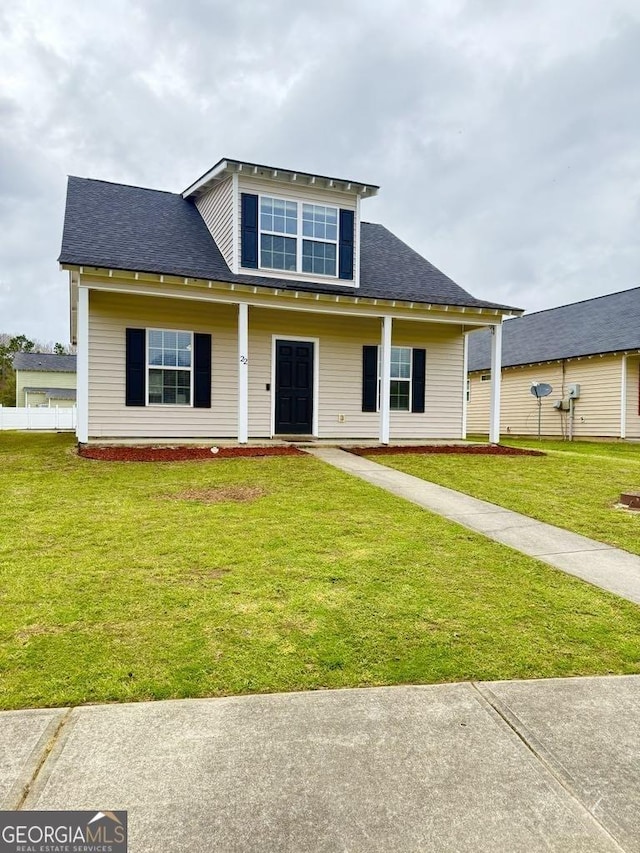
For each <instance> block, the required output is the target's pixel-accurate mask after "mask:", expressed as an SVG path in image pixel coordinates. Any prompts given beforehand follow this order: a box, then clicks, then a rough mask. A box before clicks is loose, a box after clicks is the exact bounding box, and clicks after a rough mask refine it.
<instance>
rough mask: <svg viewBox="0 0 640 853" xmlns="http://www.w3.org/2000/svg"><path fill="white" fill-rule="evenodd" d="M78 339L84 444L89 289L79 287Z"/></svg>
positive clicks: (78, 431)
mask: <svg viewBox="0 0 640 853" xmlns="http://www.w3.org/2000/svg"><path fill="white" fill-rule="evenodd" d="M77 322H78V329H77V333H76V337H77V341H78V356H77V368H76V370H77V377H76V381H77V384H78V388H77V392H76V394H77V406H78V413H77V414H78V419H77V422H76V438H77V439H78V441H79V442H80V443H82V444H84V443H86V442H87V441H88V440H89V289H88V288H87V287H79V288H78V318H77Z"/></svg>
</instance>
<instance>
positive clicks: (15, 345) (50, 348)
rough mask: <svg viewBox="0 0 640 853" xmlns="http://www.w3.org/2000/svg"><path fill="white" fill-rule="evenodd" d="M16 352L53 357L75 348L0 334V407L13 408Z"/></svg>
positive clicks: (66, 353) (70, 351)
mask: <svg viewBox="0 0 640 853" xmlns="http://www.w3.org/2000/svg"><path fill="white" fill-rule="evenodd" d="M17 352H44V353H54V354H55V355H70V354H72V353H74V352H75V347H72V346H66V345H65V344H61V343H59V342H58V341H56V342H55V343H52V342H50V343H43V342H42V341H37V340H31V339H30V338H28V337H27V336H26V335H10V334H7V333H6V332H0V405H1V406H15V404H16V374H15V370H14V369H13V357H14V355H15V354H16V353H17Z"/></svg>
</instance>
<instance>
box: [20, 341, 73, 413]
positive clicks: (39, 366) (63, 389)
mask: <svg viewBox="0 0 640 853" xmlns="http://www.w3.org/2000/svg"><path fill="white" fill-rule="evenodd" d="M13 368H14V370H15V372H16V406H38V407H42V406H48V407H50V408H53V407H55V406H60V407H63V408H66V407H69V406H75V404H76V357H75V355H52V354H50V353H45V352H17V353H16V354H15V355H14V357H13Z"/></svg>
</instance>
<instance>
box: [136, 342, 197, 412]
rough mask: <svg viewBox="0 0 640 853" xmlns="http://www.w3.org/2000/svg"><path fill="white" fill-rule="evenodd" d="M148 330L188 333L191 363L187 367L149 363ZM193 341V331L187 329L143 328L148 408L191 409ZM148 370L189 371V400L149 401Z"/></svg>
mask: <svg viewBox="0 0 640 853" xmlns="http://www.w3.org/2000/svg"><path fill="white" fill-rule="evenodd" d="M149 332H175V333H176V334H178V335H180V334H182V335H190V337H191V344H190V346H191V365H190V366H189V367H182V366H178V365H176V366H173V365H168V364H149ZM193 341H194V333H193V332H190V331H188V330H187V329H160V328H157V327H155V326H153V327H149V328H147V329H145V340H144V349H145V363H146V369H145V374H144V381H145V401H146V405H147V406H149V407H150V408H159V409H166V408H171V409H193V376H194V364H193V362H194V359H195V352H194V348H193ZM149 370H188V371H189V379H190V383H189V402H188V403H150V402H149Z"/></svg>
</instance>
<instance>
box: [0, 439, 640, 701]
mask: <svg viewBox="0 0 640 853" xmlns="http://www.w3.org/2000/svg"><path fill="white" fill-rule="evenodd" d="M475 461H476V460H470V459H466V460H465V464H469V463H470V462H475ZM482 461H483V462H485V463H486V462H487V461H490V462H491V463H494V461H495V462H499V463H502V462H503V460H482ZM517 461H518V462H522V461H523V460H517ZM534 461H535V460H534ZM530 462H531V460H524V464H525V465H526V464H530ZM0 471H1V472H2V476H1V480H0V498H1V500H0V531H1V533H0V706H1V707H2V708H20V707H25V706H51V705H63V704H79V703H83V702H104V701H129V700H142V699H161V698H169V697H186V696H212V695H223V694H231V693H244V692H258V691H276V690H299V689H305V688H319V687H345V686H354V685H374V684H398V683H406V682H413V683H427V682H438V681H455V680H462V679H499V678H517V677H536V676H554V675H573V674H593V673H608V672H614V673H631V672H640V608H638V607H636V606H634V605H632V604H630V603H628V602H625V601H623V600H621V599H618V598H616V597H614V596H612V595H609V594H607V593H605V592H602V591H600V590H598V589H595V588H593V587H591V586H589V585H587V584H583V583H581V582H580V581H578V580H576V579H574V578H571V577H568V576H566V575H564V574H563V573H561V572H556V571H554V570H552V569H551V568H549V567H547V566H545V565H544V564H542V563H538V562H536V561H534V560H532V559H529V558H527V557H524V556H521V555H519V554H517V553H516V552H514V551H511V550H509V549H507V548H505V547H502V546H500V545H498V544H495V543H493V542H490V541H489V540H487V539H484V538H483V537H481V536H478V535H475V534H473V533H471V532H469V531H467V530H465V529H463V528H461V527H458V526H456V525H454V524H451V523H449V522H447V521H444V520H442V519H440V518H438V517H436V516H432V515H430V514H428V513H425V512H423V511H421V510H420V509H418V508H417V507H414V506H412V505H411V504H408V503H406V502H404V501H402V500H401V499H399V498H395V497H393V496H392V495H389V494H387V493H385V492H382V491H380V490H378V489H375V488H374V487H372V486H369V485H367V484H365V483H363V482H361V481H358V480H356V479H353V478H350V477H349V476H347V475H345V474H343V473H341V472H339V471H336V470H334V469H332V468H330V467H328V466H325V465H323V464H322V463H321V462H319V461H317V460H315V459H312V458H307V457H281V458H264V459H247V460H217V461H211V462H203V463H200V462H197V463H196V462H190V463H169V464H166V463H165V464H162V463H156V464H150V463H128V464H127V463H107V462H92V461H89V460H85V459H80V458H78V457H77V456H76V455H75V453H74V452H73V442H72V440H71V438H70V437H66V436H60V435H35V434H27V435H25V434H17V433H8V432H5V433H0ZM221 488H224V489H227V490H229V489H231V490H234V491H232V492H231V494H232V495H233V494H234V493H235V491H237V492H239V493H240V495H241V496H242V494H243V491H242V490H243V489H249V490H250V491H249V492H248V493H247V497H249V498H250V499H249V500H245V501H233V500H223V501H221V502H218V503H207V502H204V501H203V500H194V499H193V496H194V495H196V496H197V495H198V494H199V490H209V492H210V493H211V492H213V493H215V490H217V489H221ZM185 493H187V496H186V497H185Z"/></svg>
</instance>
